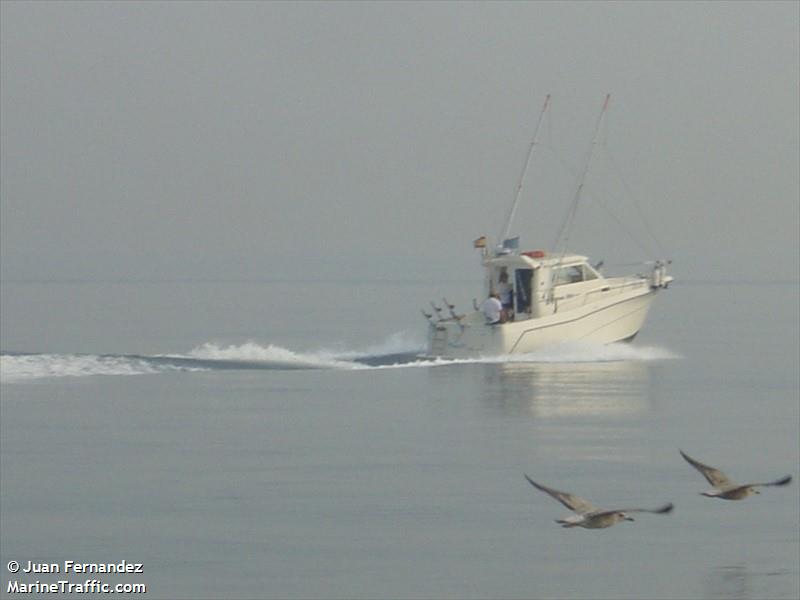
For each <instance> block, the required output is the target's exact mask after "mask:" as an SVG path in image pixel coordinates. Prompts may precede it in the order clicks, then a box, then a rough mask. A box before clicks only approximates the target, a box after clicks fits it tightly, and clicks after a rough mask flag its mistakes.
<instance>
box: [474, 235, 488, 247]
mask: <svg viewBox="0 0 800 600" xmlns="http://www.w3.org/2000/svg"><path fill="white" fill-rule="evenodd" d="M472 247H473V248H486V236H485V235H482V236H481V237H479V238H478V239H477V240H475V241H474V242H472Z"/></svg>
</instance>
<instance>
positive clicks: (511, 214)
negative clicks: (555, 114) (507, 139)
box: [500, 94, 550, 244]
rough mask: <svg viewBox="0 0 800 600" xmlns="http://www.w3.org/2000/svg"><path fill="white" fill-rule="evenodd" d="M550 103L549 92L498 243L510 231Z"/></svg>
mask: <svg viewBox="0 0 800 600" xmlns="http://www.w3.org/2000/svg"><path fill="white" fill-rule="evenodd" d="M549 104H550V94H547V97H546V98H545V99H544V106H542V112H540V113H539V119H538V120H537V121H536V129H535V130H534V132H533V140H531V145H530V147H529V148H528V155H527V156H526V157H525V166H524V167H523V168H522V174H521V175H520V176H519V181H518V182H517V190H516V192H515V194H514V202H512V204H511V208H510V209H509V211H508V216H507V217H506V225H505V228H504V229H503V235H501V236H500V243H501V244H502V243H503V240H505V239H506V238H507V237H508V234H509V233H510V232H511V222H512V221H513V220H514V214H515V213H516V212H517V205H518V204H519V196H520V193H521V192H522V184H523V182H524V181H525V174H526V173H527V172H528V166H529V165H530V164H531V157H532V156H533V148H534V147H535V146H536V140H537V139H538V137H539V127H540V126H541V124H542V118H543V117H544V113H545V112H546V111H547V107H548V105H549Z"/></svg>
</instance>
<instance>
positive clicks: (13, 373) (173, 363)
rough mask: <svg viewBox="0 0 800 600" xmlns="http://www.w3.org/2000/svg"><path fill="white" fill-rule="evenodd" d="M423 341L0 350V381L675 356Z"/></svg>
mask: <svg viewBox="0 0 800 600" xmlns="http://www.w3.org/2000/svg"><path fill="white" fill-rule="evenodd" d="M421 352H423V345H422V344H421V343H419V342H418V341H415V340H413V339H411V338H409V336H408V335H406V334H394V335H392V336H390V337H389V338H388V339H387V340H385V341H384V342H383V343H381V344H378V345H376V346H371V347H368V348H365V349H363V350H348V349H326V348H320V349H318V350H314V351H307V352H298V351H293V350H289V349H287V348H283V347H281V346H277V345H273V344H269V345H267V346H262V345H260V344H257V343H255V342H248V343H245V344H241V345H228V346H225V345H219V344H214V343H206V344H203V345H201V346H198V347H197V348H194V349H193V350H191V351H190V352H188V353H186V354H158V355H140V354H32V353H14V352H3V353H0V382H2V383H21V382H26V381H35V380H41V379H48V378H59V377H87V376H96V375H116V376H121V375H151V374H158V373H170V372H199V371H224V370H238V371H243V370H259V371H271V370H281V371H286V370H301V369H341V370H364V369H389V368H409V367H411V368H413V367H416V368H431V367H443V366H449V365H450V366H451V365H470V364H519V363H522V364H525V363H529V364H537V363H598V362H611V361H636V362H641V361H657V360H667V359H674V358H680V357H679V356H678V355H676V354H674V353H673V352H671V351H669V350H666V349H664V348H658V347H648V346H633V345H630V344H622V343H621V344H610V345H606V346H603V345H597V344H578V343H571V344H562V345H558V346H553V347H551V348H548V349H542V350H540V351H537V352H533V353H530V354H515V355H506V356H486V357H476V358H469V359H456V360H450V359H432V358H421V357H420V354H421Z"/></svg>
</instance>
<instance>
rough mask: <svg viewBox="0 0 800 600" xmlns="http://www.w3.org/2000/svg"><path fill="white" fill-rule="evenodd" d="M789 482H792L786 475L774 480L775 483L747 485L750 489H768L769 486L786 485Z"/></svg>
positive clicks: (790, 477) (789, 476)
mask: <svg viewBox="0 0 800 600" xmlns="http://www.w3.org/2000/svg"><path fill="white" fill-rule="evenodd" d="M791 481H792V476H791V475H786V476H784V477H781V478H780V479H776V480H775V481H770V482H769V483H749V484H748V485H749V486H751V487H752V486H757V485H758V486H762V487H768V486H771V485H788V484H789V483H790V482H791Z"/></svg>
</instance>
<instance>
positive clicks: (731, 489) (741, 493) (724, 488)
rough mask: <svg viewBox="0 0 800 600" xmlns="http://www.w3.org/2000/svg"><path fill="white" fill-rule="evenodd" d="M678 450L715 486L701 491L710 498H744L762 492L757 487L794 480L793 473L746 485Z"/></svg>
mask: <svg viewBox="0 0 800 600" xmlns="http://www.w3.org/2000/svg"><path fill="white" fill-rule="evenodd" d="M678 452H680V453H681V456H682V457H683V458H685V459H686V462H688V463H689V464H690V465H692V466H693V467H694V468H695V469H697V470H698V471H700V473H701V474H702V475H703V477H705V478H706V480H707V481H708V483H710V484H711V485H712V486H714V489H713V490H708V491H706V492H700V493H701V494H702V495H703V496H708V497H709V498H721V499H722V500H744V499H745V498H747V497H748V496H752V495H753V494H758V493H760V492H759V491H758V490H757V489H756V488H757V487H768V486H773V485H787V484H788V483H789V482H790V481H791V480H792V477H791V475H786V476H785V477H781V478H780V479H776V480H775V481H770V482H768V483H745V484H744V485H741V484H738V483H735V482H733V481H731V480H730V479H728V477H727V475H725V473H723V472H722V471H720V470H718V469H715V468H714V467H709V466H708V465H704V464H703V463H701V462H698V461H696V460H695V459H693V458H692V457H691V456H689V455H688V454H686V453H685V452H684V451H683V450H678Z"/></svg>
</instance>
